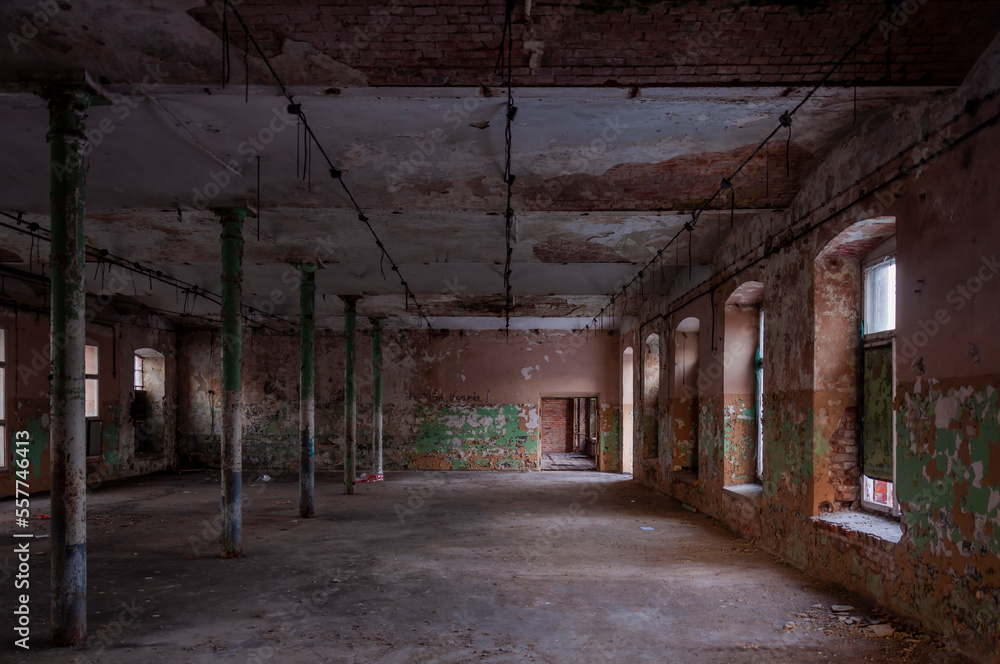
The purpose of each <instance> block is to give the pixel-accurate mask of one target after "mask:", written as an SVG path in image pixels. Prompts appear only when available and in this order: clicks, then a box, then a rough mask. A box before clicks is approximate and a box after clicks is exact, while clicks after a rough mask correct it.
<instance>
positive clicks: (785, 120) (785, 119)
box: [595, 8, 890, 318]
mask: <svg viewBox="0 0 1000 664" xmlns="http://www.w3.org/2000/svg"><path fill="white" fill-rule="evenodd" d="M889 11H890V9H889V8H886V10H885V11H884V12H883V13H882V14H881V16H879V19H878V20H877V21H875V22H874V23H873V24H872V26H871V27H870V28H868V30H866V31H865V32H864V34H862V35H861V36H860V37H859V38H858V40H857V41H855V42H854V44H853V45H852V46H851V47H850V48H849V49H847V51H846V52H845V53H844V55H842V56H841V58H840V60H838V61H837V62H836V63H835V64H834V65H833V67H831V68H830V70H829V71H827V73H826V74H825V75H824V76H823V78H822V79H821V80H820V81H819V83H817V84H816V85H814V86H813V87H812V89H810V90H809V92H808V93H806V95H805V97H803V98H802V100H800V101H799V103H798V104H796V105H795V106H794V107H793V108H792V110H790V111H785V112H784V113H782V114H781V117H780V118H779V121H778V126H777V127H775V128H774V129H773V130H772V131H771V133H770V134H768V135H767V138H765V139H764V140H763V141H761V142H760V144H759V145H758V146H757V147H756V148H754V150H753V152H751V153H750V155H749V156H748V157H747V158H746V159H744V160H743V163H741V164H740V165H739V166H738V167H737V168H736V170H735V171H733V173H732V174H731V175H730V176H729V177H728V178H726V179H725V180H723V181H724V182H725V181H727V180H728V181H730V182H731V181H732V180H733V178H735V177H736V176H737V175H738V174H739V173H740V172H741V171H742V170H743V168H744V167H745V166H746V165H747V164H748V163H749V162H750V160H751V159H753V158H754V156H756V155H757V153H758V152H760V151H761V150H762V149H763V148H764V146H766V145H767V143H768V141H770V140H771V139H772V138H773V137H774V135H775V134H777V133H778V131H779V130H780V129H781V128H782V127H787V128H788V143H786V159H785V164H786V169H787V168H788V154H787V151H788V149H789V147H788V146H789V143H790V142H791V121H792V117H793V116H794V115H795V114H796V113H797V112H798V111H799V109H800V108H802V106H803V105H804V104H805V103H806V102H807V101H809V100H810V99H811V98H812V97H813V95H815V94H816V92H818V91H819V89H820V88H822V87H823V86H824V85H826V82H827V81H828V80H830V77H831V76H832V75H833V74H834V72H836V71H837V70H838V69H840V67H841V66H843V64H844V63H845V62H846V61H847V58H848V57H850V56H851V55H852V54H853V53H854V52H855V51H856V50H857V49H858V47H860V46H861V45H862V44H863V43H864V42H865V41H867V40H868V38H869V37H871V36H872V34H873V33H874V32H875V30H877V29H878V26H879V25H880V23H881V21H882V20H883V19H884V18H885V17H886V16H887V15H888V14H889ZM722 189H723V186H722V185H720V186H719V187H718V188H717V189H716V190H715V193H713V194H712V196H711V197H710V198H709V199H708V201H707V202H706V203H705V204H703V205H702V206H701V207H700V208H699V209H697V210H696V211H695V212H694V213H693V216H694V219H693V221H692V222H690V223H691V225H692V228H693V227H694V226H695V225H696V224H697V223H698V220H699V218H700V217H701V214H702V213H703V212H704V211H705V210H706V209H708V208H709V207H710V206H711V204H712V202H713V201H714V200H715V199H716V198H717V197H718V195H719V194H720V193H721V192H722ZM684 230H685V229H684V228H681V229H680V230H678V231H677V232H676V233H674V235H673V237H671V238H670V240H668V241H667V244H665V245H664V246H663V248H664V249H667V248H669V247H670V246H671V245H672V244H674V242H676V241H677V238H678V237H679V236H680V234H681V233H682V232H683V231H684ZM655 259H656V257H655V256H654V257H653V258H651V259H650V260H649V261H647V262H646V264H645V265H644V266H643V267H642V268H641V269H646V267H648V266H649V265H650V264H651V263H652V261H654V260H655ZM640 271H641V270H640ZM634 281H635V278H634V277H633V279H632V281H630V282H629V285H631V284H632V282H634ZM627 287H628V286H626V288H627ZM601 311H604V310H603V309H602V310H601ZM598 315H599V314H598ZM595 318H596V317H595Z"/></svg>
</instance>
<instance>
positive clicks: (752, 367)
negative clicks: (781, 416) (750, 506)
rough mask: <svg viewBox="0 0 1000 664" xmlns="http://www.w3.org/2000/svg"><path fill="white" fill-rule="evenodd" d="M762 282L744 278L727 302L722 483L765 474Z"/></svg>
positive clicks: (744, 481) (755, 478)
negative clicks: (723, 472) (744, 281)
mask: <svg viewBox="0 0 1000 664" xmlns="http://www.w3.org/2000/svg"><path fill="white" fill-rule="evenodd" d="M763 303H764V285H763V284H761V283H760V282H759V281H748V282H746V283H744V284H742V285H741V286H740V287H739V288H737V289H736V290H735V291H733V294H732V295H730V296H729V299H728V300H727V301H726V310H725V316H726V318H725V356H724V363H723V364H724V373H723V386H724V388H723V392H724V395H723V399H724V402H723V407H724V413H723V417H724V420H725V421H724V423H723V424H724V427H723V429H724V431H725V442H724V444H725V453H724V466H723V467H724V470H725V477H724V484H727V485H732V484H748V483H752V482H759V481H760V480H761V478H762V476H763V474H764V472H765V470H766V469H765V464H764V461H765V454H764V436H763V429H764V427H763V424H764V422H763V411H764V397H763V394H764V382H765V381H766V380H767V376H766V371H765V369H764V367H763V359H762V358H763V353H762V350H763V347H762V346H763V344H762V339H763V331H764V312H763Z"/></svg>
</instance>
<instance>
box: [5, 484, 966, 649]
mask: <svg viewBox="0 0 1000 664" xmlns="http://www.w3.org/2000/svg"><path fill="white" fill-rule="evenodd" d="M253 477H256V476H255V475H250V476H248V477H247V480H246V481H245V484H244V500H245V503H246V504H245V515H246V516H245V520H244V551H245V555H244V557H243V558H241V559H239V560H221V559H219V558H218V557H217V550H218V544H217V541H216V540H217V536H216V534H215V532H214V528H215V527H216V526H215V524H216V523H217V520H218V508H219V487H218V479H217V474H215V473H208V472H204V473H191V474H184V475H161V476H154V477H147V478H142V479H140V480H138V481H131V482H128V483H124V484H119V485H116V486H106V487H104V488H101V489H99V490H97V491H92V492H91V493H90V494H89V517H88V523H89V540H90V541H89V545H88V546H89V565H90V575H89V580H88V583H89V609H88V610H89V621H90V639H91V646H90V648H89V649H87V650H86V651H80V652H77V651H73V650H68V649H53V648H50V647H49V646H48V645H47V644H46V641H47V636H48V624H47V623H48V617H47V614H48V601H49V598H48V592H47V586H48V575H49V569H48V567H49V565H48V542H49V541H50V540H47V539H41V540H37V541H35V542H34V544H33V555H32V571H31V579H32V593H33V594H32V601H31V606H32V612H33V615H32V619H33V621H34V622H33V648H32V650H31V652H28V653H26V652H24V651H15V649H14V648H13V646H12V645H11V642H12V641H13V638H11V637H10V636H9V635H10V634H11V627H9V626H8V625H9V617H10V616H11V612H12V610H13V592H12V591H10V589H11V588H12V581H13V580H12V579H11V578H10V577H9V576H8V577H7V578H6V579H4V581H3V584H4V589H3V592H2V593H0V613H2V615H3V619H2V621H3V624H4V625H5V627H4V629H3V635H4V636H3V645H2V647H0V660H2V661H18V662H40V663H41V662H77V661H79V662H100V663H110V662H122V663H125V662H128V663H131V662H143V663H144V664H157V663H161V662H162V663H168V662H169V663H170V664H184V663H201V662H247V663H258V662H282V663H285V662H336V663H338V664H340V663H354V662H359V663H360V662H400V663H403V662H497V663H500V662H548V663H552V664H557V663H559V664H561V663H563V662H566V663H569V662H572V663H574V664H576V663H578V662H628V663H635V662H657V663H660V662H684V663H686V662H693V661H697V662H720V663H721V662H760V663H765V662H767V663H769V662H774V663H778V662H781V663H786V662H834V661H850V662H863V661H871V662H917V663H931V662H934V663H942V664H944V663H948V664H957V663H959V662H967V661H970V660H966V659H965V658H963V657H961V656H959V655H957V654H955V653H953V652H951V651H950V650H949V649H948V648H946V647H945V646H943V645H942V644H940V643H938V642H936V641H934V640H933V639H929V638H927V637H926V636H924V635H921V634H920V633H919V632H915V631H913V630H911V629H907V628H906V627H905V626H904V625H902V624H900V623H899V622H895V621H892V620H891V619H889V618H886V617H885V616H879V615H878V614H877V613H875V612H873V611H872V610H871V609H870V607H868V608H866V607H867V603H866V602H865V601H864V600H862V599H860V598H858V597H856V596H852V595H850V594H848V593H845V592H842V591H839V590H837V589H835V588H831V587H829V586H825V585H821V584H818V583H816V582H813V581H812V580H810V579H809V578H808V577H807V576H805V575H803V574H800V573H798V572H796V571H794V570H793V569H791V568H790V567H788V566H786V565H783V564H781V563H779V562H777V561H776V560H775V559H774V558H772V557H771V556H769V555H768V554H766V553H763V552H761V551H760V550H759V549H757V548H756V547H754V546H753V545H752V544H750V543H748V542H746V541H744V540H741V539H738V538H736V537H734V536H732V535H731V534H729V533H728V532H727V531H725V530H724V529H722V528H721V527H719V526H718V525H716V524H714V523H713V522H712V521H710V520H709V519H708V518H706V517H704V516H703V515H700V514H692V513H690V512H687V511H685V510H684V509H682V508H681V507H680V505H679V504H678V503H677V502H675V501H673V500H671V499H669V498H667V497H664V496H662V495H660V494H657V493H655V492H653V491H650V490H649V489H646V488H644V487H642V486H641V485H639V484H638V483H637V482H634V481H630V480H629V479H628V477H626V476H621V475H610V474H600V473H586V472H561V473H538V472H535V473H515V472H506V473H505V472H437V473H433V472H406V473H402V472H398V473H392V472H390V473H388V474H387V481H386V482H385V483H380V484H359V485H358V491H357V494H356V495H354V496H345V495H343V493H342V485H341V484H339V481H340V479H339V477H338V476H336V475H319V476H318V477H317V491H316V511H317V517H316V518H315V519H313V520H309V521H304V520H301V519H299V518H297V492H298V485H297V478H296V477H295V476H294V475H293V474H288V475H285V476H279V477H276V478H274V479H273V480H272V481H270V482H265V481H260V480H257V481H251V480H252V478H253ZM0 508H2V514H3V517H2V518H3V519H4V521H3V522H0V523H2V524H3V529H4V531H5V536H4V537H3V541H4V542H5V543H6V545H5V547H4V549H5V551H4V553H3V556H5V557H6V560H7V561H10V560H11V558H12V556H11V554H10V552H11V551H12V548H13V547H12V545H10V543H11V541H12V540H11V538H10V535H9V534H10V528H11V525H12V524H11V522H10V518H11V517H12V514H13V503H12V502H11V501H4V502H2V503H0ZM42 512H48V499H47V498H42V497H39V498H35V499H33V500H32V513H33V514H34V515H38V514H39V513H42ZM47 523H48V522H46V521H38V520H36V521H35V522H33V523H32V528H33V529H34V530H35V532H37V533H39V534H44V533H45V532H47ZM643 527H646V528H652V530H644V529H643ZM0 560H4V557H0ZM833 604H851V605H854V606H855V607H857V609H856V610H855V611H853V612H851V613H850V615H853V616H857V617H859V618H863V619H865V620H869V619H874V620H878V619H882V620H887V621H888V622H891V623H892V624H894V626H895V627H896V630H897V631H896V632H895V633H894V634H893V635H891V636H888V637H882V638H876V637H874V636H870V635H867V634H866V633H865V632H864V630H863V629H862V628H860V627H856V626H847V625H845V623H844V622H842V621H841V620H839V619H838V617H837V616H835V615H834V614H833V613H831V611H830V610H829V607H830V606H831V605H833ZM820 605H822V607H823V608H814V607H818V606H820ZM789 622H793V623H795V626H794V627H791V628H789V627H788V626H787V625H788V623H789Z"/></svg>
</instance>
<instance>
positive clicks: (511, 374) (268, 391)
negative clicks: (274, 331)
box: [180, 328, 621, 471]
mask: <svg viewBox="0 0 1000 664" xmlns="http://www.w3.org/2000/svg"><path fill="white" fill-rule="evenodd" d="M245 347H246V348H250V349H253V350H251V352H249V353H246V354H245V357H244V372H243V375H244V384H243V403H244V414H243V421H244V424H243V427H244V452H243V457H244V458H243V463H244V467H245V468H247V469H260V470H264V469H269V470H272V469H294V468H297V467H298V444H299V443H298V380H299V377H298V359H297V358H298V345H297V340H296V339H295V338H293V337H281V336H272V335H259V336H258V337H257V338H256V339H252V338H251V339H249V340H248V341H247V343H246V344H245ZM616 349H617V338H616V337H614V336H610V335H607V334H600V335H595V334H590V335H586V334H583V333H574V332H564V331H539V332H522V331H512V332H511V333H510V337H509V339H508V338H507V337H506V336H505V335H504V334H503V333H502V332H476V331H447V332H434V333H428V332H426V331H391V330H387V331H386V332H385V334H384V341H383V356H384V359H383V366H384V380H385V388H384V392H385V393H384V408H383V412H384V434H383V441H384V454H385V461H384V466H385V468H387V469H452V470H475V469H497V470H501V469H502V470H532V469H538V468H539V467H540V463H541V448H540V433H541V421H540V415H539V408H540V405H541V399H542V397H570V396H594V397H597V398H598V404H599V409H598V418H599V422H598V427H599V439H598V442H599V450H600V451H599V454H598V459H597V461H598V468H599V469H600V470H608V471H618V470H620V469H621V405H620V402H619V401H618V396H617V395H618V383H617V381H618V375H619V369H618V367H619V364H618V358H617V357H616ZM218 353H219V338H218V333H217V332H214V331H210V330H196V331H190V332H189V333H187V334H185V335H184V336H183V337H182V343H181V349H180V357H181V365H182V366H181V374H182V381H183V384H184V386H185V388H184V394H185V395H186V401H185V403H184V404H183V406H182V409H181V418H180V432H181V434H180V436H181V440H182V446H181V447H182V452H183V454H184V456H185V459H186V460H187V462H188V463H190V464H195V465H197V464H203V465H216V464H218V455H219V451H218V446H219V441H218V436H219V426H220V425H219V411H218V407H219V404H218V401H217V399H216V400H215V401H213V395H212V394H209V392H210V391H214V392H215V394H218V380H219V369H218ZM357 353H358V356H357V361H356V367H357V381H358V458H359V463H358V466H359V468H361V469H368V468H370V467H371V464H372V439H371V416H372V411H371V399H372V382H371V372H372V368H371V357H372V346H371V334H370V331H369V330H368V329H365V328H361V329H360V330H359V333H358V350H357ZM343 354H344V339H343V335H342V334H341V333H336V332H331V331H322V332H318V333H317V339H316V464H317V467H318V468H334V467H338V466H341V464H342V462H343V461H342V449H343V440H344V431H343V427H344V424H343V417H344V394H343V390H344V387H343V386H344V358H343Z"/></svg>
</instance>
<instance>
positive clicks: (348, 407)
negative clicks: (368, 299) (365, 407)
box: [343, 295, 358, 494]
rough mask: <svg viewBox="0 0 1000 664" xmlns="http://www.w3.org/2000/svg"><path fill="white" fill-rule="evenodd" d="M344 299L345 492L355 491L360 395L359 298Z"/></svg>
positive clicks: (346, 297)
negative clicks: (356, 365) (357, 351)
mask: <svg viewBox="0 0 1000 664" xmlns="http://www.w3.org/2000/svg"><path fill="white" fill-rule="evenodd" d="M343 300H344V353H345V359H344V493H346V494H352V493H354V481H355V477H356V475H357V459H358V395H357V389H356V387H355V381H354V355H355V352H354V345H355V344H354V338H355V315H356V314H357V311H358V298H357V296H354V295H345V296H343Z"/></svg>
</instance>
